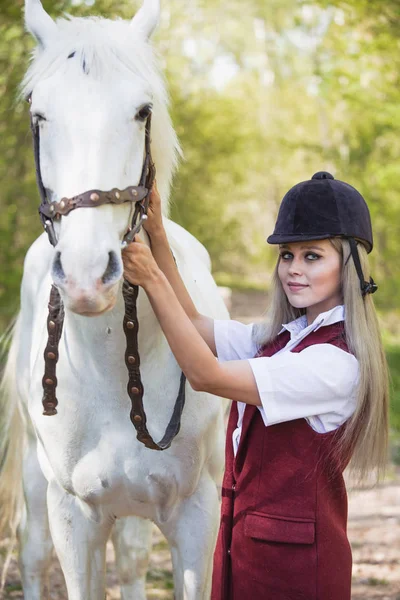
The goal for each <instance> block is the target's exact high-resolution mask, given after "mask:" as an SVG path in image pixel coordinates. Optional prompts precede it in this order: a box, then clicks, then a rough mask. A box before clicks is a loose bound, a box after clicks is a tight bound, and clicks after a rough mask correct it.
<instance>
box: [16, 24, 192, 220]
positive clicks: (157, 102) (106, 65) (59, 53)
mask: <svg viewBox="0 0 400 600" xmlns="http://www.w3.org/2000/svg"><path fill="white" fill-rule="evenodd" d="M57 27H58V31H59V35H58V36H57V39H56V40H54V41H53V43H51V44H50V45H49V46H48V47H46V48H44V49H42V48H40V47H38V48H36V49H35V50H34V51H33V53H32V60H31V64H30V66H29V68H28V70H27V73H26V75H25V77H24V79H23V81H22V84H21V88H20V95H21V97H24V98H26V97H28V96H30V94H32V92H33V90H34V88H35V86H36V85H37V84H38V83H39V82H40V81H42V80H44V79H47V78H48V77H51V75H53V74H54V73H56V72H57V71H58V70H59V69H62V68H63V67H65V66H66V63H67V62H68V63H69V64H75V65H76V69H67V70H66V71H65V74H66V77H68V78H70V85H71V88H73V86H74V85H76V81H74V76H76V75H77V74H78V72H79V71H80V72H81V73H82V71H83V72H84V73H85V74H86V75H87V77H88V78H93V79H96V80H98V81H100V82H101V83H103V84H104V86H107V85H108V83H109V75H110V73H113V74H115V73H116V72H121V73H122V74H124V76H126V74H127V72H128V74H129V72H131V73H132V74H134V75H136V76H139V77H140V78H141V79H142V80H143V81H145V82H146V84H147V85H148V86H149V88H150V90H151V92H152V94H153V98H154V101H153V104H154V111H153V132H152V154H153V158H154V160H155V163H156V167H157V183H158V187H159V190H160V193H161V196H162V198H163V204H164V211H165V212H167V205H168V197H169V188H170V183H171V180H172V176H173V173H174V171H175V169H176V167H177V163H178V158H179V156H180V155H181V150H180V146H179V142H178V139H177V136H176V133H175V131H174V128H173V126H172V123H171V120H170V117H169V113H168V104H169V96H168V92H167V90H166V86H165V83H164V78H163V75H162V73H161V71H160V69H159V67H158V65H157V62H156V60H155V56H154V51H153V49H152V46H151V44H150V43H149V42H148V41H147V40H145V39H144V38H143V36H142V35H140V32H138V31H137V30H135V29H134V27H132V25H131V23H130V22H127V21H124V20H122V19H121V20H109V19H104V18H101V17H84V18H82V17H70V16H66V17H65V18H61V19H58V20H57ZM117 102H118V98H117V97H116V103H117Z"/></svg>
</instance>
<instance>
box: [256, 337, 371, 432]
mask: <svg viewBox="0 0 400 600" xmlns="http://www.w3.org/2000/svg"><path fill="white" fill-rule="evenodd" d="M249 363H250V366H251V368H252V371H253V374H254V377H255V380H256V384H257V388H258V392H259V395H260V399H261V403H262V408H263V410H262V411H261V414H262V416H263V420H264V423H265V424H266V425H274V424H276V423H283V422H285V421H292V420H294V419H300V418H308V419H309V420H310V424H311V425H313V422H314V423H315V422H317V423H318V422H320V423H321V424H322V427H318V430H319V431H320V432H324V431H332V430H333V429H336V428H337V427H339V426H340V425H341V424H342V423H344V422H345V421H346V420H347V419H348V418H349V417H350V416H351V415H352V414H353V412H354V410H355V406H356V390H357V384H358V376H359V367H358V361H357V359H356V358H355V357H354V356H353V355H352V354H349V353H348V352H345V351H344V350H341V349H340V348H337V347H336V346H334V345H332V344H316V345H314V346H310V347H308V348H306V349H304V350H303V351H302V352H297V353H296V352H282V353H279V354H277V355H274V356H272V357H270V358H266V357H260V358H253V359H252V360H249Z"/></svg>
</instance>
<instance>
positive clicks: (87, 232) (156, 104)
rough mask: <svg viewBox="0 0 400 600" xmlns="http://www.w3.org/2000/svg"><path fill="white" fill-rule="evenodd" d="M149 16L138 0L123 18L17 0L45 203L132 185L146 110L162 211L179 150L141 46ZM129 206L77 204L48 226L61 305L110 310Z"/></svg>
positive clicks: (146, 49)
mask: <svg viewBox="0 0 400 600" xmlns="http://www.w3.org/2000/svg"><path fill="white" fill-rule="evenodd" d="M159 15H160V5H159V0H145V1H144V3H143V6H142V7H141V9H140V10H139V11H138V13H137V14H136V15H135V17H134V18H133V19H132V21H131V22H127V21H122V20H117V21H111V20H108V19H100V18H64V19H59V20H57V21H54V20H53V19H52V18H51V17H50V16H49V15H48V14H47V13H46V11H45V10H44V8H43V6H42V4H41V2H40V0H26V2H25V19H26V26H27V28H28V30H29V31H30V32H31V33H32V35H33V36H34V38H35V39H36V41H37V47H36V50H35V52H34V57H33V61H32V64H31V66H30V68H29V70H28V72H27V74H26V76H25V79H24V82H23V94H24V95H25V96H27V97H29V98H30V102H31V118H32V124H33V127H35V128H37V130H38V132H39V134H40V135H39V137H38V139H39V148H38V156H39V162H40V174H41V181H42V183H43V188H44V190H45V193H46V197H47V198H48V200H49V201H50V202H60V201H62V199H63V198H67V199H68V198H69V199H70V198H73V197H76V196H79V195H80V194H84V193H85V192H86V191H88V190H101V191H108V190H113V189H119V190H125V189H126V188H128V187H129V186H136V185H138V183H139V180H140V178H141V174H142V169H143V161H144V148H145V135H146V122H147V120H148V117H149V115H150V113H152V114H153V116H152V140H153V142H152V146H151V152H152V156H153V159H154V161H155V162H156V164H157V181H158V187H159V190H160V193H161V197H162V200H163V210H164V212H166V211H167V203H168V195H169V187H170V182H171V178H172V174H173V171H174V168H175V166H176V159H177V153H178V151H179V147H178V142H177V138H176V135H175V132H174V130H173V127H172V124H171V121H170V118H169V115H168V99H167V93H166V90H165V87H164V83H163V79H162V76H161V75H160V73H159V71H158V69H157V66H156V64H155V60H154V55H153V51H152V48H151V45H150V43H149V38H150V36H151V34H152V33H153V31H154V29H155V27H156V25H157V22H158V20H159ZM134 206H135V205H134V204H133V203H131V202H127V203H124V204H118V205H115V204H105V205H101V206H96V207H95V208H91V209H90V210H89V208H86V207H85V208H81V209H79V210H75V211H73V212H71V213H70V214H68V216H62V217H61V218H58V219H56V220H55V221H54V228H55V233H56V239H57V243H56V245H55V250H54V259H53V265H52V277H53V280H54V283H55V284H56V286H57V287H58V288H59V290H60V292H61V295H62V298H63V301H64V304H65V306H66V308H67V309H69V310H72V311H73V312H76V313H78V314H82V315H89V316H95V315H99V314H101V313H103V312H105V311H107V310H110V309H111V308H113V306H114V305H115V302H116V298H117V292H118V289H119V284H120V281H121V278H122V273H123V269H122V260H121V240H122V238H123V236H124V234H125V233H126V231H127V228H128V225H129V223H130V219H131V215H132V211H133V209H134Z"/></svg>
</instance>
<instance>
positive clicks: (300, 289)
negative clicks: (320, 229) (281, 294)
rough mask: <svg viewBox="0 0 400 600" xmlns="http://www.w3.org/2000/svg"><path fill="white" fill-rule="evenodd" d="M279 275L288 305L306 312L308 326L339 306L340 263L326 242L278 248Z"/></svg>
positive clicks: (288, 245) (340, 299) (312, 242)
mask: <svg viewBox="0 0 400 600" xmlns="http://www.w3.org/2000/svg"><path fill="white" fill-rule="evenodd" d="M279 254H280V258H279V265H278V275H279V279H280V280H281V283H282V286H283V289H284V291H285V294H286V296H287V298H288V300H289V303H290V304H291V305H292V306H294V307H295V308H305V309H307V310H306V312H307V318H308V322H309V323H311V322H312V321H313V320H314V319H315V318H316V317H317V316H318V315H319V314H320V313H322V312H325V311H327V310H330V309H331V308H334V307H335V306H337V305H338V304H342V302H343V300H342V292H341V271H342V260H341V256H340V254H339V253H338V252H337V251H336V250H335V248H334V247H333V245H332V244H331V242H330V241H329V240H317V241H311V242H293V243H292V244H282V245H280V246H279Z"/></svg>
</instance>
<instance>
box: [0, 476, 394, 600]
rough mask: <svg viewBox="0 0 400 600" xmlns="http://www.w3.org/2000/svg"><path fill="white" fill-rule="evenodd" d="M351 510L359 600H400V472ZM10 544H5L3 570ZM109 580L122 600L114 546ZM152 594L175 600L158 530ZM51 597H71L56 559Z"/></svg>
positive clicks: (9, 593) (14, 593) (16, 583)
mask: <svg viewBox="0 0 400 600" xmlns="http://www.w3.org/2000/svg"><path fill="white" fill-rule="evenodd" d="M349 508H350V510H349V537H350V541H351V545H352V548H353V558H354V567H353V593H352V598H353V600H378V599H379V600H400V473H398V475H397V476H396V478H395V479H393V481H390V482H388V483H386V484H385V485H382V486H380V487H378V488H376V489H374V490H367V491H362V492H352V493H351V494H350V503H349ZM6 542H7V541H6V540H4V541H3V543H2V544H0V569H1V567H2V563H3V561H4V556H5V547H6ZM107 581H108V596H107V598H108V600H117V599H119V598H120V595H119V591H118V585H117V581H116V575H115V570H114V567H113V550H112V547H111V545H109V548H108V556H107ZM147 591H148V598H149V599H152V600H172V599H173V583H172V575H171V560H170V555H169V551H168V547H167V544H166V542H165V540H164V538H163V537H162V536H161V534H160V533H159V532H158V531H157V529H156V528H154V532H153V551H152V553H151V560H150V566H149V572H148V583H147ZM12 598H14V599H17V598H19V599H21V598H23V593H22V589H21V581H20V577H19V573H18V568H17V564H16V560H15V555H14V557H13V560H12V563H11V566H10V571H9V574H8V577H7V582H6V587H5V592H4V594H3V596H2V599H3V600H11V599H12ZM49 598H51V600H66V598H67V596H66V593H65V587H64V582H63V577H62V574H61V572H60V569H59V567H58V565H57V561H56V560H54V563H53V566H52V569H51V578H50V593H49ZM43 600H44V599H43Z"/></svg>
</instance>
